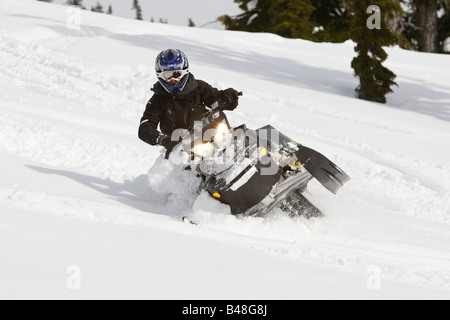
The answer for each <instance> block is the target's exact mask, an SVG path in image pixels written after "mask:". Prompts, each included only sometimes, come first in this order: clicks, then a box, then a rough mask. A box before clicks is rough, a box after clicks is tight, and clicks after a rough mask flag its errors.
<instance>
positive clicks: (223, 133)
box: [214, 122, 230, 144]
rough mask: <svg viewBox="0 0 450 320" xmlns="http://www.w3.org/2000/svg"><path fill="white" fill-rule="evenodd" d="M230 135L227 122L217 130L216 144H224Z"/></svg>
mask: <svg viewBox="0 0 450 320" xmlns="http://www.w3.org/2000/svg"><path fill="white" fill-rule="evenodd" d="M229 133H230V129H228V126H227V124H226V123H225V122H222V123H221V124H219V126H218V127H217V129H216V134H215V135H214V142H216V143H217V144H222V143H223V142H224V140H225V138H226V137H227V136H228V134H229Z"/></svg>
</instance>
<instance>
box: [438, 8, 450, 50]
mask: <svg viewBox="0 0 450 320" xmlns="http://www.w3.org/2000/svg"><path fill="white" fill-rule="evenodd" d="M440 10H441V12H443V15H442V16H441V17H440V18H439V20H438V39H437V40H438V48H439V51H440V52H444V48H443V46H444V41H445V40H446V39H447V38H449V37H450V0H449V1H443V2H442V3H441V5H440Z"/></svg>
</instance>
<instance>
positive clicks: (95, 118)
mask: <svg viewBox="0 0 450 320" xmlns="http://www.w3.org/2000/svg"><path fill="white" fill-rule="evenodd" d="M73 15H74V13H73V12H72V11H67V8H66V7H64V6H59V5H53V4H47V3H42V2H39V1H34V0H1V1H0V88H1V90H0V132H1V134H0V159H1V160H0V161H1V166H0V171H1V180H0V230H1V231H0V298H2V299H16V298H31V299H35V298H45V299H54V298H57V299H82V298H89V299H98V298H109V299H117V298H127V299H128V298H138V299H386V298H387V299H435V298H437V299H448V298H449V297H450V165H449V164H450V151H449V150H450V148H449V147H450V143H449V141H450V126H449V121H450V84H449V81H448V70H449V68H450V57H449V56H448V55H447V56H444V55H433V54H423V53H416V52H409V51H404V50H401V49H398V48H390V49H388V52H389V55H390V57H389V59H388V61H387V63H386V65H387V66H388V67H389V68H390V69H391V70H393V71H394V72H395V73H396V74H397V76H398V78H397V83H398V84H399V88H395V89H394V90H395V93H394V94H392V95H390V96H389V98H388V104H387V105H380V104H375V103H370V102H365V101H361V100H358V99H355V98H354V88H355V87H356V86H357V79H355V78H354V77H353V72H352V69H351V68H350V61H351V59H352V57H353V55H354V52H353V46H354V45H353V44H352V43H350V42H347V43H344V44H326V43H324V44H316V43H311V42H307V41H302V40H288V39H283V38H280V37H277V36H275V35H270V34H249V33H242V32H228V31H217V30H203V29H196V28H186V27H178V26H171V25H161V24H151V23H145V22H138V21H134V20H127V19H123V18H118V17H112V16H107V15H101V14H95V13H91V12H82V13H81V25H79V27H78V25H77V24H76V23H75V24H74V23H73V21H77V20H76V19H75V20H74V19H73V18H74V16H73ZM168 47H178V48H180V49H182V50H184V51H185V52H186V53H187V55H188V57H189V58H190V63H191V71H192V72H193V73H194V74H195V75H196V77H197V78H200V79H204V80H206V81H208V82H210V83H211V84H212V85H214V86H216V87H218V88H220V89H225V88H227V87H230V86H231V87H234V88H236V89H239V90H242V91H243V92H244V97H242V98H241V102H240V106H239V108H238V109H237V110H236V111H235V112H232V113H229V120H230V121H231V123H232V124H233V125H239V124H242V123H246V124H247V125H248V126H249V127H250V128H258V127H260V126H263V125H266V124H267V123H270V124H272V125H273V126H274V127H276V128H279V129H280V130H281V131H283V132H284V133H286V134H287V135H289V136H291V137H293V138H294V139H296V140H298V141H299V142H300V143H302V144H304V145H306V146H309V147H312V148H314V149H316V150H318V151H320V152H322V153H324V154H325V155H327V156H328V157H329V158H330V159H332V160H333V161H334V162H336V163H337V164H338V165H339V166H340V167H342V168H343V169H344V170H345V171H346V172H347V173H348V174H349V175H350V176H351V177H352V180H351V181H350V182H349V183H348V184H347V185H346V186H345V187H344V188H343V189H342V190H341V191H340V192H339V194H338V195H336V196H335V195H332V194H330V193H329V192H328V191H327V190H325V189H324V188H322V187H321V186H320V185H319V184H318V183H315V182H313V183H311V184H310V187H309V193H308V195H307V196H308V197H309V198H310V199H311V200H312V201H313V202H314V203H316V204H317V205H318V206H319V207H320V208H321V209H322V211H324V212H325V214H326V217H325V218H323V219H311V220H305V219H303V218H299V219H295V220H291V219H288V218H286V217H284V216H283V215H282V214H281V213H278V212H275V213H274V214H273V215H272V216H271V217H270V218H268V219H266V220H262V219H255V218H252V219H236V218H235V217H233V216H231V215H229V213H228V212H227V208H226V207H224V206H222V205H221V204H219V203H217V202H214V201H213V200H212V199H210V198H209V197H207V196H206V195H205V194H201V195H200V196H199V197H198V198H197V199H195V198H193V197H192V195H191V194H189V192H187V191H186V188H185V186H186V184H188V183H189V181H186V182H185V183H184V184H183V183H179V182H178V181H175V180H174V179H173V178H170V177H169V178H168V179H167V180H163V178H164V175H163V172H164V169H167V167H168V166H169V164H167V163H159V162H156V164H155V161H156V160H157V159H158V158H159V157H160V149H159V148H156V147H150V146H148V145H145V144H144V143H143V142H141V141H139V140H138V138H137V127H138V124H139V120H140V117H141V115H142V112H143V111H144V107H145V104H146V102H147V100H148V99H149V98H150V96H151V92H150V91H149V88H150V86H151V85H152V84H153V83H154V82H155V81H156V77H155V75H154V71H153V63H154V59H155V57H156V55H157V54H158V53H159V52H160V51H161V50H163V49H165V48H168ZM149 172H150V174H149ZM161 181H163V182H164V183H161ZM171 189H172V190H173V191H174V195H172V196H171V197H169V198H167V197H166V196H165V193H166V192H167V191H168V190H171ZM186 214H190V215H193V216H194V217H195V218H196V219H198V220H199V221H200V226H191V225H186V224H184V223H182V222H181V221H180V218H181V217H182V216H183V215H186Z"/></svg>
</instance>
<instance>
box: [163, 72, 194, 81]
mask: <svg viewBox="0 0 450 320" xmlns="http://www.w3.org/2000/svg"><path fill="white" fill-rule="evenodd" d="M188 73H189V71H188V70H171V71H163V72H160V73H159V74H158V77H160V78H161V79H163V80H164V81H165V82H172V81H175V82H178V81H181V79H183V77H184V76H185V75H187V74H188Z"/></svg>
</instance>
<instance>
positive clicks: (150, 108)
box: [138, 94, 163, 146]
mask: <svg viewBox="0 0 450 320" xmlns="http://www.w3.org/2000/svg"><path fill="white" fill-rule="evenodd" d="M162 107H163V101H162V99H161V97H160V96H158V95H156V94H155V95H153V97H152V98H151V99H150V101H149V102H148V103H147V106H146V108H145V112H144V115H143V116H142V118H141V122H140V125H139V132H138V135H139V139H141V140H142V141H144V142H147V143H148V144H151V145H153V146H154V145H157V144H158V137H160V135H161V133H160V132H159V131H158V125H159V123H160V121H161V115H162Z"/></svg>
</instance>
